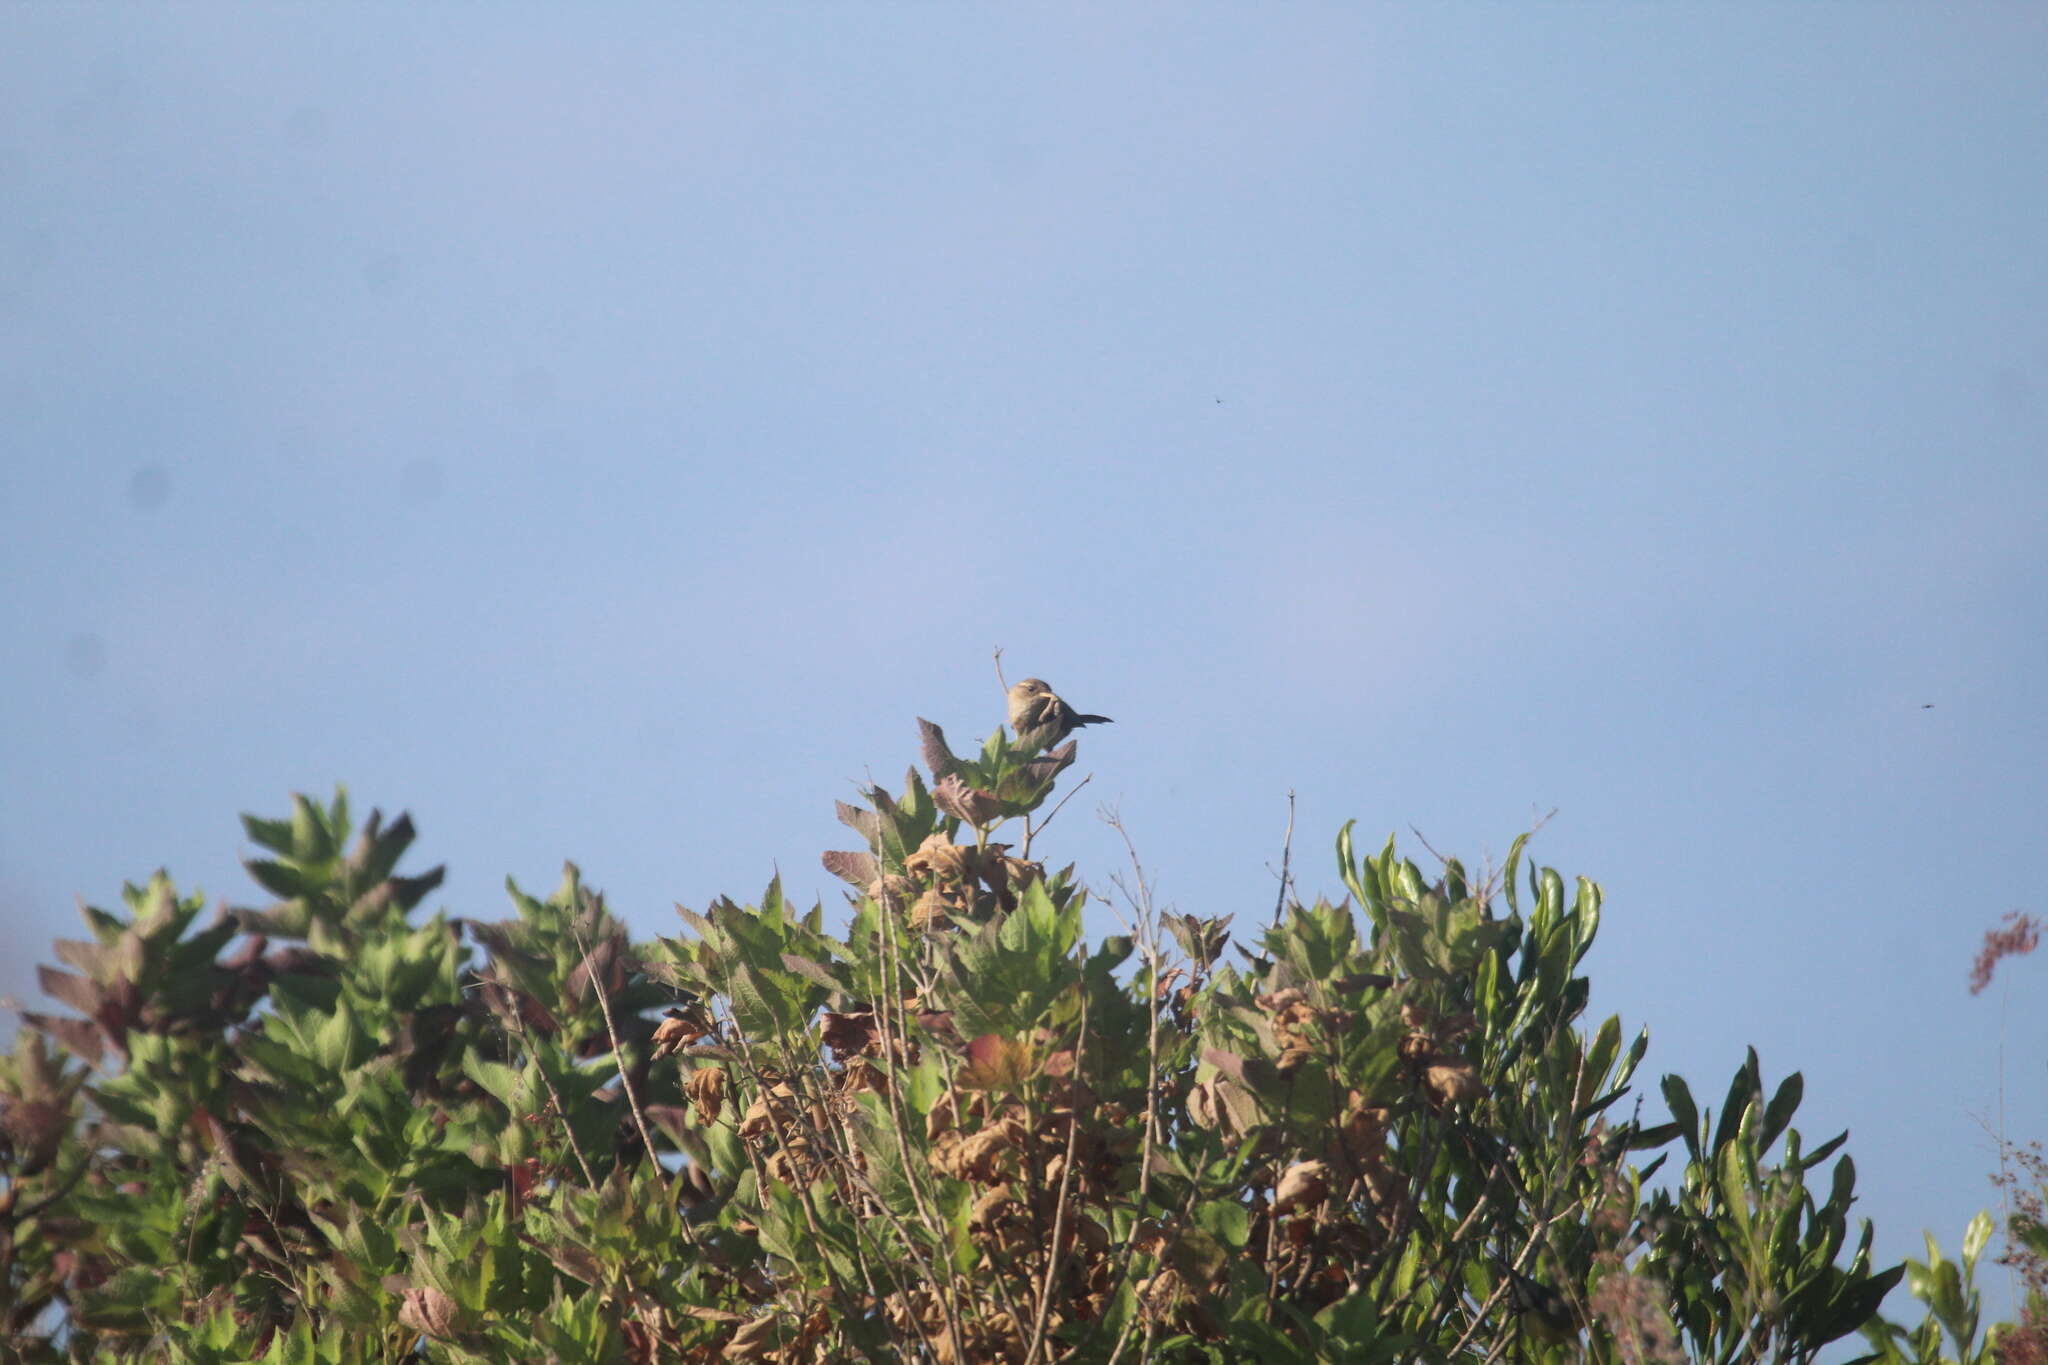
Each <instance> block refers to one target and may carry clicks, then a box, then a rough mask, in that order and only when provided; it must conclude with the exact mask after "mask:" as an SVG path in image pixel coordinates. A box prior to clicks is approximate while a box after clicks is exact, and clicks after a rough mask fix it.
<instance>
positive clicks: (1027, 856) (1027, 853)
mask: <svg viewBox="0 0 2048 1365" xmlns="http://www.w3.org/2000/svg"><path fill="white" fill-rule="evenodd" d="M1094 780H1095V774H1094V773H1090V774H1088V776H1086V777H1084V778H1082V779H1081V780H1080V781H1079V782H1077V783H1075V784H1074V790H1073V791H1070V792H1068V793H1067V794H1066V795H1065V796H1062V797H1061V798H1060V799H1059V804H1058V805H1055V806H1054V807H1053V808H1052V813H1051V814H1050V815H1047V816H1046V817H1045V821H1044V823H1043V824H1040V825H1039V826H1038V827H1037V828H1036V829H1034V828H1032V825H1031V817H1030V816H1028V815H1027V816H1025V817H1024V847H1023V848H1022V849H1021V850H1020V851H1019V854H1018V856H1019V857H1021V858H1023V859H1024V861H1025V862H1030V861H1031V841H1032V840H1033V839H1036V838H1037V837H1038V836H1039V835H1041V834H1043V833H1045V827H1046V825H1049V824H1051V823H1052V817H1053V816H1054V815H1058V814H1059V813H1060V807H1061V806H1064V805H1066V804H1067V802H1069V801H1071V800H1073V799H1074V797H1075V795H1076V794H1077V793H1078V792H1079V791H1080V790H1081V788H1083V787H1085V786H1087V785H1088V784H1089V783H1090V782H1093V781H1094Z"/></svg>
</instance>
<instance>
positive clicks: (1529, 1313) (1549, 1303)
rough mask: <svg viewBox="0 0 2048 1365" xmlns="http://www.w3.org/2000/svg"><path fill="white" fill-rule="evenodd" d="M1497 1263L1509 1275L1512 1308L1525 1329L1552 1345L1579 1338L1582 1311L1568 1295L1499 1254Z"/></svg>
mask: <svg viewBox="0 0 2048 1365" xmlns="http://www.w3.org/2000/svg"><path fill="white" fill-rule="evenodd" d="M1493 1263H1494V1266H1495V1267H1496V1268H1497V1269H1498V1270H1499V1271H1500V1272H1501V1273H1502V1274H1503V1275H1505V1276H1506V1277H1507V1282H1508V1312H1510V1313H1512V1314H1514V1315H1515V1321H1516V1322H1517V1323H1518V1324H1519V1325H1520V1326H1521V1328H1522V1330H1523V1331H1525V1332H1527V1333H1528V1334H1529V1335H1530V1336H1532V1337H1534V1338H1536V1340H1538V1341H1540V1342H1542V1343H1544V1344H1545V1345H1549V1346H1555V1345H1560V1344H1562V1343H1564V1342H1567V1341H1574V1340H1577V1338H1578V1335H1579V1327H1580V1320H1579V1314H1578V1312H1577V1311H1576V1310H1575V1309H1574V1308H1573V1307H1572V1305H1571V1303H1570V1301H1569V1300H1567V1299H1566V1298H1565V1296H1564V1295H1562V1294H1560V1293H1558V1292H1557V1291H1556V1290H1555V1289H1552V1288H1551V1287H1550V1286H1549V1285H1547V1284H1545V1283H1543V1282H1542V1281H1541V1280H1537V1279H1532V1278H1531V1277H1530V1276H1527V1275H1524V1274H1523V1273H1522V1272H1521V1271H1519V1270H1517V1269H1515V1268H1514V1267H1513V1266H1511V1265H1509V1264H1508V1263H1507V1262H1506V1261H1505V1260H1503V1259H1502V1258H1500V1257H1498V1256H1496V1257H1495V1258H1494V1262H1493Z"/></svg>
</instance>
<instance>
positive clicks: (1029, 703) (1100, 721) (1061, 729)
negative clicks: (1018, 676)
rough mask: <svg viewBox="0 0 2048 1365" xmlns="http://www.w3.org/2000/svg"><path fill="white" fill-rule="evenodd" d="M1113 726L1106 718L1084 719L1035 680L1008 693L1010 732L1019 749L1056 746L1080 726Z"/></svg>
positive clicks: (1029, 679)
mask: <svg viewBox="0 0 2048 1365" xmlns="http://www.w3.org/2000/svg"><path fill="white" fill-rule="evenodd" d="M1109 724H1113V722H1112V721H1111V720H1110V718H1109V717H1108V716H1084V715H1081V714H1079V713H1077V712H1076V711H1075V710H1074V708H1073V707H1071V706H1069V705H1067V703H1066V701H1065V700H1064V699H1063V698H1062V697H1061V696H1060V694H1059V693H1057V692H1055V691H1053V690H1052V689H1051V688H1050V687H1047V686H1046V685H1045V683H1044V682H1043V681H1041V680H1040V679H1038V678H1026V679H1024V680H1023V681H1022V682H1019V683H1018V684H1017V685H1016V686H1014V687H1012V688H1011V689H1010V728H1011V729H1013V730H1015V731H1016V732H1017V745H1018V747H1019V748H1023V749H1043V748H1046V747H1048V746H1050V745H1054V744H1057V743H1059V742H1060V741H1061V740H1063V739H1065V738H1066V737H1067V736H1068V735H1069V734H1070V733H1072V732H1073V731H1074V730H1076V729H1079V728H1080V727H1081V726H1083V725H1109Z"/></svg>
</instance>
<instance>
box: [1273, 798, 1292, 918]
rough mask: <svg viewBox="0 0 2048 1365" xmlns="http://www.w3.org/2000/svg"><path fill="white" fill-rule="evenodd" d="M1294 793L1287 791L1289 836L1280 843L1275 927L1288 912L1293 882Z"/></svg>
mask: <svg viewBox="0 0 2048 1365" xmlns="http://www.w3.org/2000/svg"><path fill="white" fill-rule="evenodd" d="M1293 863H1294V793H1293V791H1291V790H1290V791H1289V792H1288V793H1287V837H1286V838H1285V839H1284V840H1282V842H1281V844H1280V894H1279V895H1278V896H1276V897H1275V898H1274V900H1273V927H1274V928H1275V929H1278V928H1279V927H1280V917H1281V916H1282V915H1283V914H1285V913H1286V912H1287V888H1288V887H1289V886H1290V885H1292V884H1293V881H1294V872H1293Z"/></svg>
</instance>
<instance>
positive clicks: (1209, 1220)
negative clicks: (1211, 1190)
mask: <svg viewBox="0 0 2048 1365" xmlns="http://www.w3.org/2000/svg"><path fill="white" fill-rule="evenodd" d="M1195 1222H1196V1223H1197V1224H1198V1225H1199V1226H1200V1227H1202V1228H1203V1229H1205V1230H1206V1231H1207V1232H1208V1233H1209V1234H1210V1235H1211V1236H1213V1237H1215V1238H1216V1240H1217V1241H1219V1242H1222V1243H1223V1244H1225V1245H1226V1246H1230V1247H1235V1248H1242V1247H1243V1246H1244V1244H1245V1241H1246V1239H1247V1238H1249V1237H1250V1236H1251V1215H1250V1214H1249V1213H1248V1212H1246V1211H1245V1207H1244V1205H1242V1204H1239V1203H1236V1202H1235V1201H1233V1200H1228V1199H1210V1200H1205V1201H1203V1202H1202V1203H1201V1204H1199V1205H1197V1206H1196V1208H1195Z"/></svg>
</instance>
